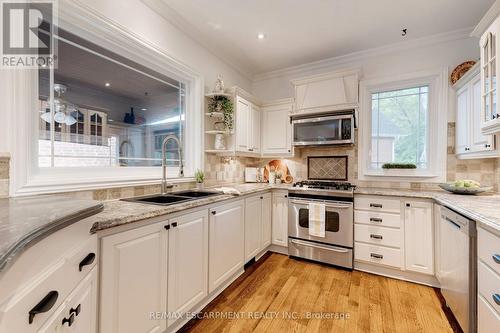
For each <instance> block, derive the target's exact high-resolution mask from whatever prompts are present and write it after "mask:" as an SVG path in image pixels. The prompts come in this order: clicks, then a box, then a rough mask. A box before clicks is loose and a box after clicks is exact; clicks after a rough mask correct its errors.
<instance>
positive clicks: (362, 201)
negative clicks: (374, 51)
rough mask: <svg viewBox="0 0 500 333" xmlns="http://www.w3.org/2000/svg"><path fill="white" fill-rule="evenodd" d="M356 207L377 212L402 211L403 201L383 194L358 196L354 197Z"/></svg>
mask: <svg viewBox="0 0 500 333" xmlns="http://www.w3.org/2000/svg"><path fill="white" fill-rule="evenodd" d="M354 208H355V209H364V210H371V211H377V212H378V211H380V212H387V213H401V201H400V200H399V199H394V198H389V197H382V196H357V197H355V198H354Z"/></svg>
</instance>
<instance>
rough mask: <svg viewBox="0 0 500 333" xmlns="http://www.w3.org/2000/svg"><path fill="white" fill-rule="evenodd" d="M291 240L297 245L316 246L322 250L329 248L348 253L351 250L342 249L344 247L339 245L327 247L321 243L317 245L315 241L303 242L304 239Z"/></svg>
mask: <svg viewBox="0 0 500 333" xmlns="http://www.w3.org/2000/svg"><path fill="white" fill-rule="evenodd" d="M291 242H292V243H294V244H297V245H303V246H309V247H314V248H316V249H321V250H328V251H333V252H339V253H347V252H349V250H346V249H342V248H339V247H326V246H321V245H317V244H313V243H309V242H302V241H299V240H296V239H292V240H291Z"/></svg>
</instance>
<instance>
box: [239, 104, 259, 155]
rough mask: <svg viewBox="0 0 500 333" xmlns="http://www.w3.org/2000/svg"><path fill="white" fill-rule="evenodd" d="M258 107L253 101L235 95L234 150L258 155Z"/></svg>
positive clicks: (244, 153) (243, 153)
mask: <svg viewBox="0 0 500 333" xmlns="http://www.w3.org/2000/svg"><path fill="white" fill-rule="evenodd" d="M260 121H261V117H260V109H259V107H258V106H257V105H255V104H254V103H252V102H250V101H248V100H246V99H245V98H243V97H241V96H236V132H235V134H236V152H237V153H240V154H242V155H248V156H252V155H255V156H260V151H261V149H260V128H261V126H260Z"/></svg>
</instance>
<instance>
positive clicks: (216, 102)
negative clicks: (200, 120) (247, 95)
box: [208, 96, 234, 131]
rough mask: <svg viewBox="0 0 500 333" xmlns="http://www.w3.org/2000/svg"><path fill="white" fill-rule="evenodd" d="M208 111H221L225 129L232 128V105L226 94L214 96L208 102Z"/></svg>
mask: <svg viewBox="0 0 500 333" xmlns="http://www.w3.org/2000/svg"><path fill="white" fill-rule="evenodd" d="M208 111H209V112H210V113H220V112H222V114H223V118H224V126H225V128H226V131H232V130H233V124H234V121H233V115H234V106H233V102H232V101H231V99H229V98H228V97H227V96H214V97H212V98H211V99H210V101H209V102H208Z"/></svg>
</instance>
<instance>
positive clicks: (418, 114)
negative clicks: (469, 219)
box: [358, 70, 448, 182]
mask: <svg viewBox="0 0 500 333" xmlns="http://www.w3.org/2000/svg"><path fill="white" fill-rule="evenodd" d="M446 78H447V72H446V71H444V70H443V71H439V72H434V71H426V72H418V73H410V74H405V75H401V76H399V77H395V78H381V79H372V80H365V81H362V82H361V83H360V110H359V112H360V114H359V119H360V121H359V131H358V136H359V143H358V175H359V176H358V177H359V179H361V180H375V181H377V180H381V181H383V180H386V178H387V177H392V180H407V181H425V182H440V181H444V180H445V175H446V149H447V148H446V146H447V115H448V105H447V101H448V97H447V91H448V87H447V81H446ZM385 163H411V164H415V166H416V169H383V168H382V166H383V165H384V164H385ZM398 178H399V179H398Z"/></svg>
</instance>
